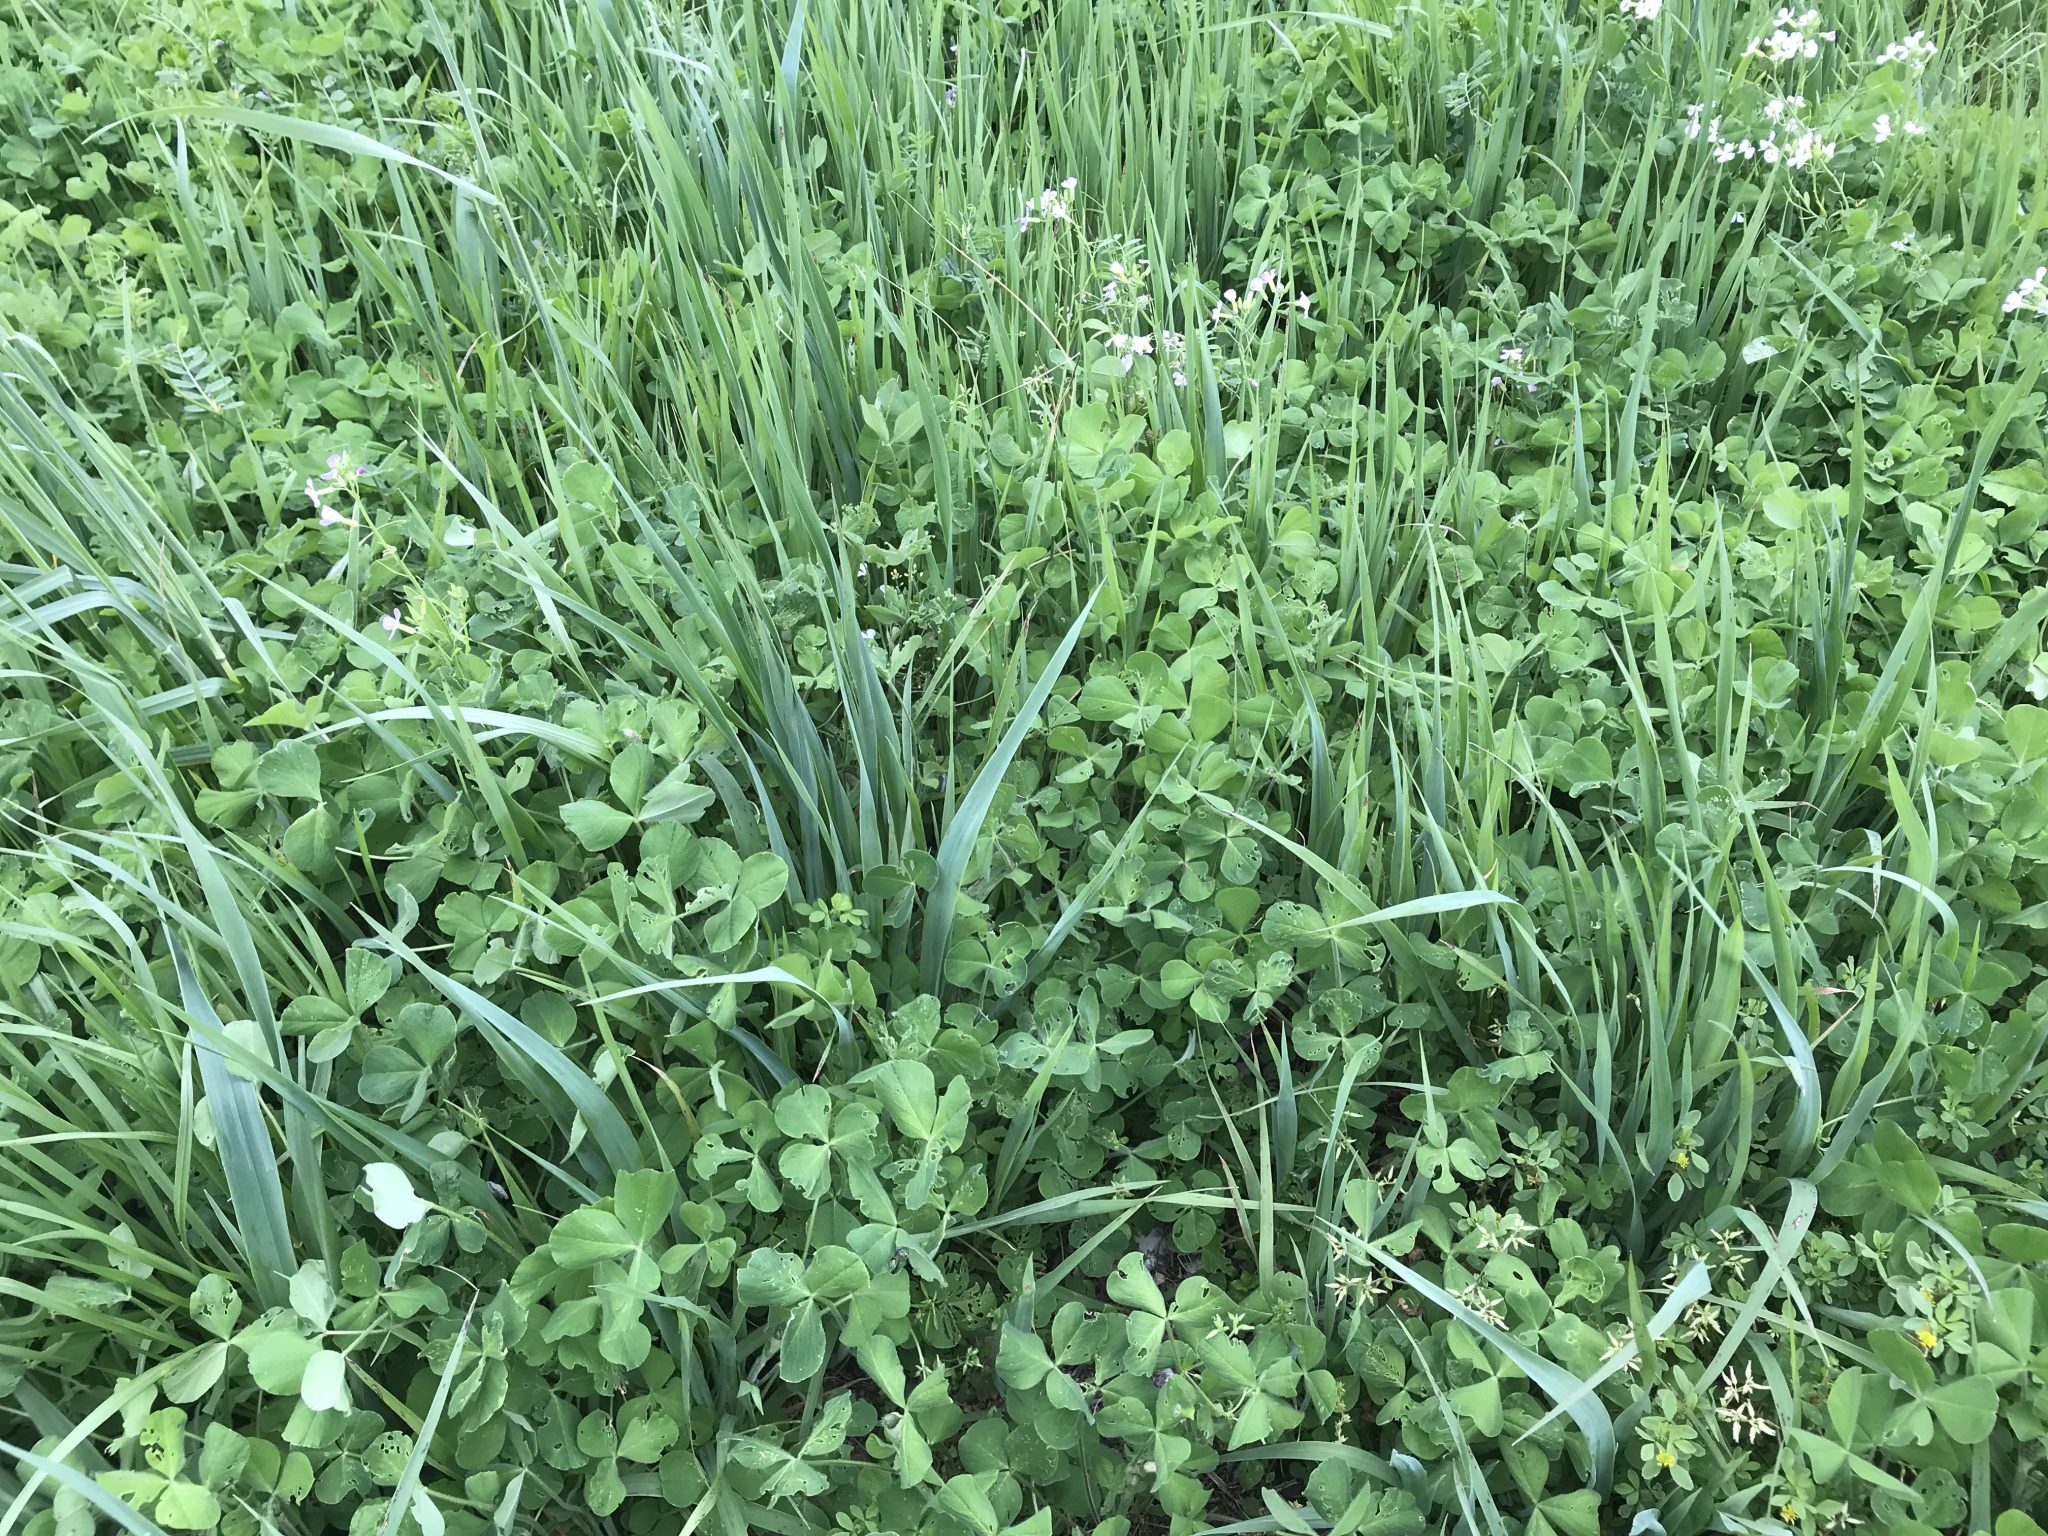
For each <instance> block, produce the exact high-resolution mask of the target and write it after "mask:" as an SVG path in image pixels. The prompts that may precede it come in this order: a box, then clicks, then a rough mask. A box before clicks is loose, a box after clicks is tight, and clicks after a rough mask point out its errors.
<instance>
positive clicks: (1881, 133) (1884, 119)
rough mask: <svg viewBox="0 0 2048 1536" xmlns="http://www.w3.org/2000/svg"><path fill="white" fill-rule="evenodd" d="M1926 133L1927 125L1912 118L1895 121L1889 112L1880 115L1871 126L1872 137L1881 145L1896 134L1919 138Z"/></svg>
mask: <svg viewBox="0 0 2048 1536" xmlns="http://www.w3.org/2000/svg"><path fill="white" fill-rule="evenodd" d="M1926 131H1927V125H1926V124H1925V123H1923V122H1918V121H1916V120H1915V119H1913V118H1910V117H1907V118H1900V119H1898V120H1897V121H1894V120H1893V118H1892V115H1891V113H1889V112H1880V113H1878V114H1877V121H1876V122H1874V123H1872V124H1871V125H1870V136H1871V138H1872V139H1874V140H1875V141H1876V142H1877V143H1879V144H1882V143H1884V142H1885V140H1887V139H1889V138H1890V137H1891V136H1892V135H1893V134H1894V133H1903V134H1905V135H1906V136H1907V137H1908V138H1918V137H1919V136H1920V135H1921V134H1923V133H1925V132H1926Z"/></svg>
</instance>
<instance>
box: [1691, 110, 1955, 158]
mask: <svg viewBox="0 0 2048 1536" xmlns="http://www.w3.org/2000/svg"><path fill="white" fill-rule="evenodd" d="M1805 105H1806V98H1805V97H1804V96H1774V97H1772V98H1771V99H1770V100H1769V101H1767V102H1765V103H1764V116H1765V117H1766V118H1767V119H1768V120H1769V121H1770V124H1771V126H1770V127H1768V128H1766V129H1764V130H1762V132H1761V133H1760V134H1759V135H1758V136H1755V137H1751V136H1748V135H1745V136H1743V137H1740V138H1736V137H1733V136H1731V135H1730V134H1727V133H1723V132H1722V131H1721V119H1720V118H1718V117H1712V118H1710V117H1708V116H1706V107H1705V106H1704V105H1702V104H1701V103H1699V102H1694V103H1692V104H1691V105H1689V106H1688V107H1687V108H1686V109H1685V117H1686V122H1685V136H1686V137H1687V138H1688V139H1698V138H1702V137H1703V138H1705V139H1706V141H1707V145H1708V147H1709V148H1711V149H1712V150H1713V152H1714V158H1715V160H1717V161H1719V162H1720V163H1721V164H1723V165H1726V164H1728V162H1729V161H1731V160H1761V161H1763V162H1764V164H1766V165H1784V166H1789V167H1791V168H1792V169H1793V170H1803V169H1804V168H1805V167H1807V166H1809V165H1812V164H1813V163H1814V162H1815V161H1828V160H1832V159H1834V158H1835V151H1836V149H1837V148H1839V147H1840V146H1839V145H1838V144H1837V143H1836V141H1835V140H1833V139H1831V138H1829V137H1827V136H1826V135H1825V134H1823V133H1822V132H1821V131H1820V130H1819V129H1816V128H1811V127H1808V126H1807V125H1806V124H1805V123H1804V122H1803V121H1801V119H1800V117H1799V112H1800V109H1801V108H1802V107H1804V106H1805ZM1911 131H1912V132H1915V133H1918V132H1920V131H1922V130H1921V128H1920V125H1918V124H1914V125H1913V127H1912V129H1911ZM1889 134H1890V130H1889V128H1887V130H1886V136H1887V137H1889ZM1879 142H1880V143H1882V142H1883V140H1882V139H1880V140H1879Z"/></svg>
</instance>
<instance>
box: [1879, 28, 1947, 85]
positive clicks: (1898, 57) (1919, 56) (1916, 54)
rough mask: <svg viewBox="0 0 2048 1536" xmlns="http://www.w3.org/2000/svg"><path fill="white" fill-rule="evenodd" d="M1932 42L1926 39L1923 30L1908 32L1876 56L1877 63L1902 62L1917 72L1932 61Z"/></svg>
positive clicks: (1881, 65) (1882, 64) (1880, 65)
mask: <svg viewBox="0 0 2048 1536" xmlns="http://www.w3.org/2000/svg"><path fill="white" fill-rule="evenodd" d="M1934 54H1935V47H1934V44H1932V43H1930V42H1929V41H1928V40H1927V34H1926V33H1925V32H1908V33H1907V34H1906V36H1905V37H1904V38H1903V39H1902V40H1900V41H1899V42H1896V43H1893V44H1892V45H1891V46H1890V47H1889V48H1887V49H1885V51H1884V52H1883V53H1880V54H1879V55H1878V56H1877V64H1878V66H1879V67H1880V68H1882V67H1883V66H1884V65H1886V64H1903V65H1905V66H1906V67H1907V68H1908V69H1910V70H1911V71H1912V72H1913V73H1914V74H1916V75H1917V74H1919V73H1920V72H1921V71H1922V70H1923V69H1925V68H1926V67H1927V66H1928V65H1929V64H1931V63H1932V62H1933V61H1934Z"/></svg>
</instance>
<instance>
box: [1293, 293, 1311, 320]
mask: <svg viewBox="0 0 2048 1536" xmlns="http://www.w3.org/2000/svg"><path fill="white" fill-rule="evenodd" d="M1311 302H1312V301H1311V300H1310V298H1309V296H1308V295H1307V294H1305V293H1297V294H1296V295H1295V296H1294V307H1295V308H1296V309H1298V310H1300V311H1301V312H1302V313H1303V314H1304V315H1306V314H1307V313H1308V307H1309V304H1310V303H1311Z"/></svg>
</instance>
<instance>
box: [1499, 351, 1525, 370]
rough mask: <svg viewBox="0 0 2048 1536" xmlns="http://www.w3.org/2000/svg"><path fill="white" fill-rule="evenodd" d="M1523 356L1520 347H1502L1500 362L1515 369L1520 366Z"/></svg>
mask: <svg viewBox="0 0 2048 1536" xmlns="http://www.w3.org/2000/svg"><path fill="white" fill-rule="evenodd" d="M1523 355H1524V354H1523V352H1522V349H1521V348H1520V347H1502V348H1501V349H1500V360H1501V361H1502V362H1504V363H1508V364H1512V365H1513V366H1516V367H1520V366H1521V362H1522V357H1523Z"/></svg>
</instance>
